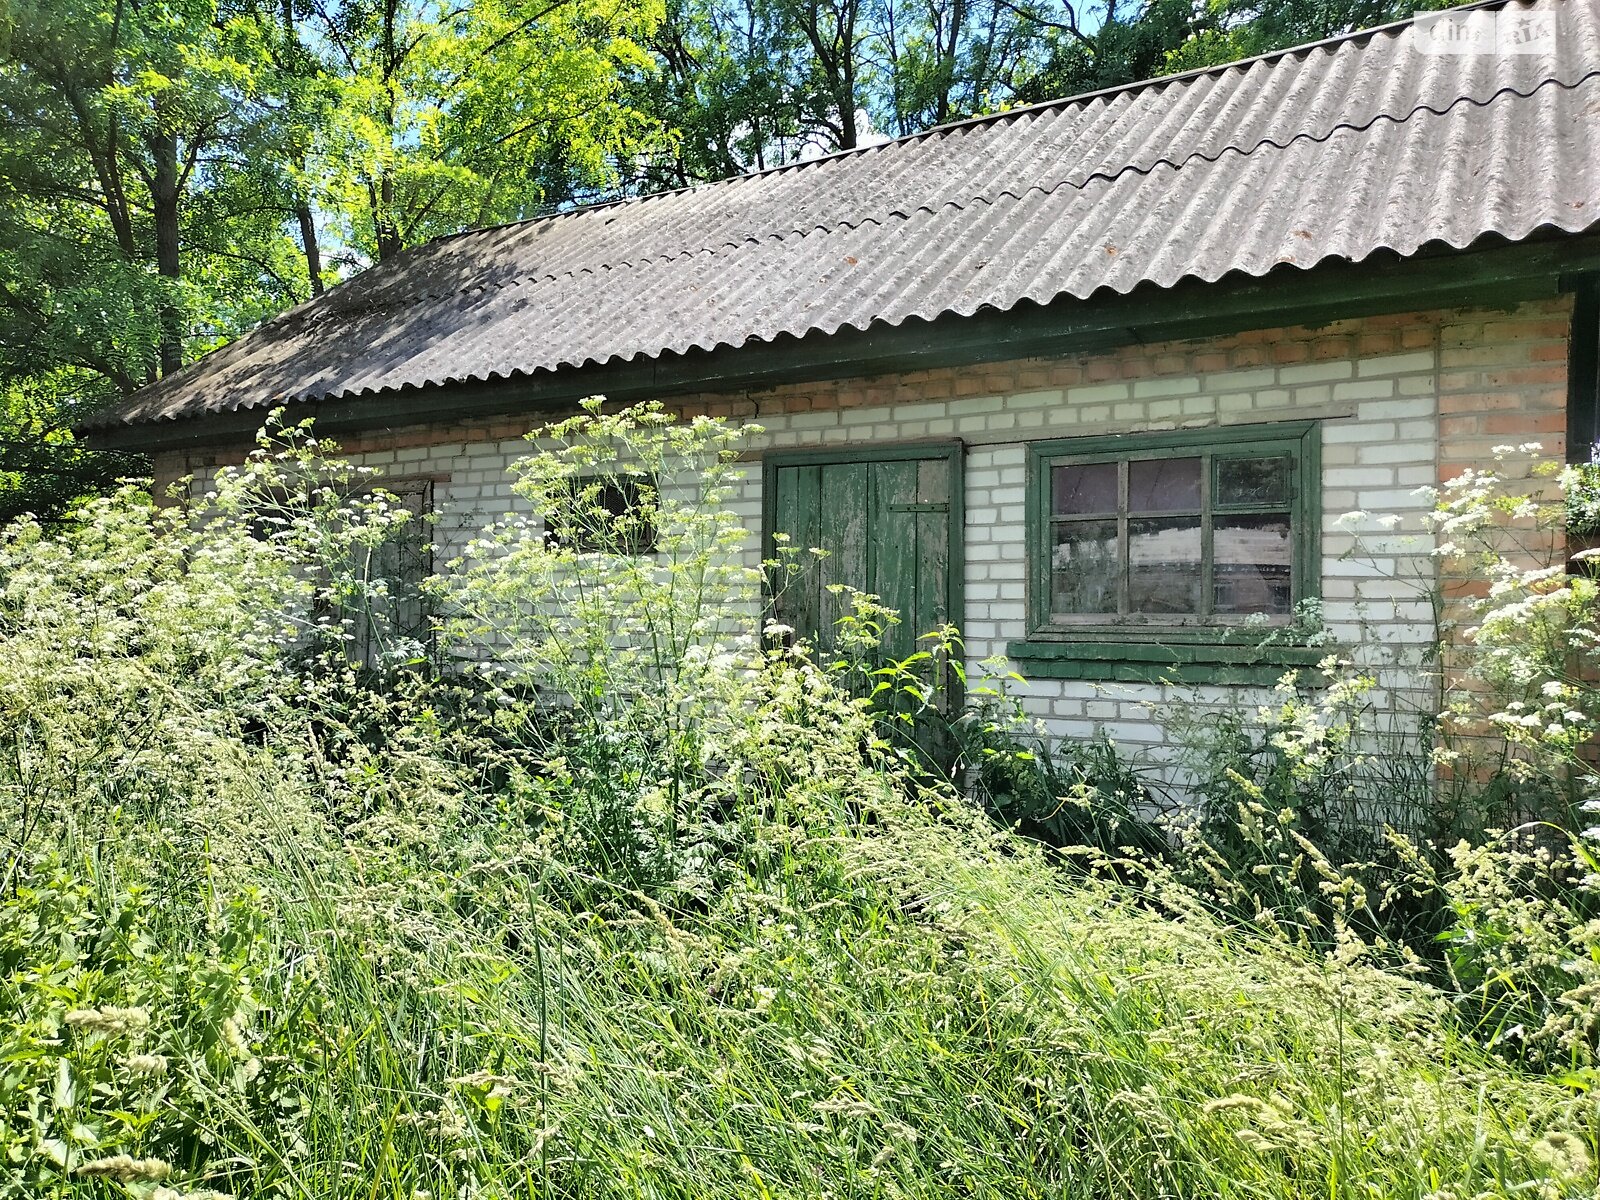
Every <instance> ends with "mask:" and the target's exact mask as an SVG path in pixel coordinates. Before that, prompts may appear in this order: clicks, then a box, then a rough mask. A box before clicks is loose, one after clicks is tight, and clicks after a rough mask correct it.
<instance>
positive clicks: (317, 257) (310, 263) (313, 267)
mask: <svg viewBox="0 0 1600 1200" xmlns="http://www.w3.org/2000/svg"><path fill="white" fill-rule="evenodd" d="M296 169H297V170H299V171H300V172H301V173H304V171H305V160H304V159H301V160H300V162H299V163H297V164H296ZM294 215H295V219H296V220H297V221H299V222H300V246H301V248H302V249H303V250H304V251H305V256H306V275H307V276H308V277H309V278H310V280H311V294H312V295H313V296H320V295H322V247H321V246H319V245H318V244H317V219H316V215H315V214H314V213H313V212H312V211H311V205H310V204H308V203H307V202H306V199H305V197H304V196H300V195H296V196H295V199H294Z"/></svg>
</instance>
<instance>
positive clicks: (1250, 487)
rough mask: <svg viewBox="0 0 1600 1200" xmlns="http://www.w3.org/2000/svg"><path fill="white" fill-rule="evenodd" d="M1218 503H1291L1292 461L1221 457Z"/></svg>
mask: <svg viewBox="0 0 1600 1200" xmlns="http://www.w3.org/2000/svg"><path fill="white" fill-rule="evenodd" d="M1216 502H1217V503H1218V504H1287V503H1289V460H1288V458H1286V457H1280V458H1219V459H1218V460H1217V493H1216Z"/></svg>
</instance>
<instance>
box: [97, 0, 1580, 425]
mask: <svg viewBox="0 0 1600 1200" xmlns="http://www.w3.org/2000/svg"><path fill="white" fill-rule="evenodd" d="M1520 14H1533V15H1535V16H1537V17H1538V18H1539V19H1540V20H1549V21H1552V22H1553V23H1554V37H1553V38H1551V39H1549V44H1548V46H1546V47H1545V48H1543V49H1541V50H1540V52H1538V53H1533V54H1481V55H1437V54H1430V53H1427V52H1426V51H1425V49H1424V44H1423V43H1424V32H1423V30H1422V29H1421V28H1420V27H1419V26H1418V25H1416V24H1414V23H1409V22H1408V23H1403V24H1400V25H1395V26H1389V27H1386V28H1384V29H1380V30H1374V31H1370V32H1368V33H1365V34H1358V35H1352V36H1350V37H1347V38H1343V39H1339V40H1336V41H1333V42H1329V43H1322V44H1319V45H1316V46H1312V47H1304V48H1301V49H1298V50H1292V51H1285V52H1282V53H1279V54H1275V55H1269V56H1266V57H1263V58H1260V59H1254V60H1251V61H1248V62H1243V63H1236V64H1233V65H1230V66H1226V67H1219V68H1216V69H1213V70H1208V71H1203V72H1197V73H1193V74H1190V75H1185V76H1177V77H1174V78H1172V79H1166V80H1159V81H1156V82H1153V83H1146V84H1141V85H1136V86H1133V87H1129V88H1123V89H1119V90H1115V91H1111V92H1105V93H1098V94H1095V95H1090V96H1084V97H1080V98H1078V99H1073V100H1064V101H1060V102H1057V103H1052V104H1048V105H1042V106H1039V107H1036V108H1031V109H1024V110H1019V111H1016V112H1013V113H1008V114H1004V115H1001V116H997V117H991V118H984V119H979V120H975V121H969V122H966V123H963V124H958V125H952V126H946V127H942V128H938V129H934V130H931V131H930V132H928V133H925V134H921V135H918V136H915V137H911V138H906V139H902V140H900V141H896V142H890V143H887V144H884V145H879V146H872V147H867V148H864V149H861V150H857V151H853V152H850V153H846V154H839V155H834V156H832V157H829V158H825V159H819V160H816V161H812V162H806V163H800V164H796V165H793V166H789V167H783V168H778V169H776V170H771V171H766V172H762V173H759V174H754V175H747V176H742V177H740V178H737V179H731V180H727V181H725V182H722V183H716V184H708V185H706V186H703V187H698V188H693V189H690V190H687V191H682V192H674V193H668V194H665V195H659V196H651V197H646V198H642V199H638V200H631V201H626V202H622V203H618V204H612V205H602V206H597V207H593V208H586V209H579V210H576V211H572V212H568V213H562V214H559V215H556V216H551V217H547V218H542V219H538V220H533V221H527V222H523V223H520V224H515V225H508V226H502V227H499V228H494V229H485V230H480V231H475V232H470V233H465V234H462V235H459V236H456V237H451V238H445V239H441V240H439V241H436V242H433V243H430V244H428V245H426V246H422V247H419V248H417V249H416V250H413V251H410V252H408V253H406V254H403V255H401V256H399V257H397V258H396V259H394V260H392V261H390V262H387V263H384V264H382V265H380V266H377V267H374V268H372V269H371V270H368V271H366V272H364V273H363V274H361V275H359V276H357V277H356V278H354V279H352V280H350V281H349V282H347V283H345V284H342V285H340V286H339V287H337V288H334V289H332V290H331V291H329V292H328V293H327V294H326V295H324V296H322V297H320V298H318V299H317V300H314V301H312V302H310V303H308V304H305V305H302V306H300V307H299V308H297V309H294V310H292V311H291V312H288V313H286V314H284V315H283V316H281V317H278V318H276V319H274V320H272V321H270V322H268V323H266V324H265V325H263V326H262V327H261V328H259V329H257V330H255V331H254V332H252V333H249V334H247V335H245V336H244V337H242V338H240V339H239V340H238V341H236V342H234V343H233V344H232V345H230V346H227V347H224V348H223V349H221V350H218V351H216V352H215V353H213V354H211V355H209V356H207V357H206V358H203V359H201V360H200V361H199V362H197V363H195V364H193V365H191V366H190V367H188V368H186V369H185V370H183V371H181V372H178V373H176V374H174V375H172V376H169V377H168V378H167V379H165V380H162V381H161V382H160V383H158V384H155V385H153V386H151V387H149V388H146V389H144V390H143V391H142V392H139V393H137V394H136V395H135V396H134V397H132V398H131V400H130V402H129V403H128V404H127V405H126V406H124V407H123V408H122V409H120V410H119V411H117V412H116V413H114V414H112V416H111V417H110V418H109V420H110V421H111V422H115V421H125V422H137V421H148V420H156V419H161V418H175V417H181V416H193V415H198V414H201V413H204V412H207V411H222V410H231V409H239V408H251V407H257V406H265V405H272V404H277V403H282V402H285V401H294V400H321V399H336V398H349V397H355V396H362V395H370V394H375V393H384V392H391V391H396V390H398V389H402V388H417V387H430V386H437V385H443V384H451V383H466V382H475V381H481V382H487V381H492V380H499V379H506V378H514V377H517V376H519V375H526V374H529V373H532V372H537V371H553V370H560V369H563V368H581V367H583V366H585V365H588V364H597V363H606V362H611V361H615V360H630V359H642V358H652V357H656V356H660V355H666V354H672V353H681V352H685V351H689V350H691V349H695V348H699V349H704V350H710V349H715V348H717V347H722V346H735V347H737V346H747V345H750V344H752V343H762V342H768V341H771V340H772V339H774V338H777V337H779V336H780V335H784V334H788V335H794V336H803V335H805V334H808V333H823V334H827V333H832V332H836V331H838V330H841V329H844V328H846V327H852V328H855V329H866V328H867V327H869V326H873V325H891V326H892V325H898V324H900V323H901V322H904V321H907V320H909V319H912V318H923V319H933V318H935V317H938V316H941V315H944V314H952V313H953V314H963V315H966V314H972V313H975V312H977V311H979V310H980V309H986V308H987V309H997V310H1005V309H1009V308H1012V307H1014V306H1016V305H1018V304H1020V303H1022V302H1023V301H1036V302H1039V303H1046V302H1049V301H1051V300H1054V299H1057V298H1060V297H1068V296H1070V297H1076V298H1079V299H1087V298H1089V297H1091V296H1093V295H1094V294H1095V293H1097V292H1103V291H1108V290H1109V291H1110V292H1115V293H1126V292H1128V291H1131V290H1132V289H1133V288H1135V287H1137V286H1139V285H1140V284H1155V285H1158V286H1161V287H1170V286H1172V285H1173V284H1176V283H1177V282H1179V281H1180V280H1183V279H1187V278H1195V279H1199V280H1205V281H1215V280H1218V279H1220V278H1222V277H1223V276H1225V275H1229V274H1234V273H1239V274H1243V275H1247V276H1261V275H1265V274H1266V273H1267V272H1269V271H1271V270H1273V269H1274V268H1278V267H1283V266H1285V265H1292V266H1295V267H1303V268H1309V267H1312V266H1315V265H1316V264H1318V263H1322V262H1325V261H1328V260H1347V261H1360V260H1362V259H1365V258H1367V257H1368V256H1370V255H1372V254H1374V253H1376V252H1378V251H1392V252H1395V253H1398V254H1401V255H1407V254H1412V253H1414V252H1416V251H1417V250H1419V249H1420V248H1422V247H1424V246H1440V245H1442V246H1447V247H1453V248H1458V249H1459V248H1464V247H1466V246H1468V245H1469V244H1471V243H1472V242H1474V241H1475V240H1477V239H1479V238H1481V237H1483V236H1485V235H1490V234H1495V235H1500V236H1501V237H1504V238H1507V239H1512V240H1516V239H1521V238H1525V237H1527V236H1529V235H1530V234H1532V233H1534V232H1535V231H1539V230H1549V229H1555V230H1559V231H1565V232H1569V233H1578V232H1581V231H1583V230H1585V229H1588V228H1589V227H1590V226H1591V225H1594V224H1595V223H1596V222H1597V221H1600V6H1597V5H1596V3H1595V0H1510V2H1509V3H1506V4H1504V5H1496V6H1489V7H1483V8H1478V9H1473V10H1470V11H1469V12H1467V13H1465V14H1461V16H1462V18H1463V19H1465V20H1468V21H1470V22H1473V23H1478V24H1483V23H1488V22H1493V21H1495V20H1497V19H1509V18H1511V17H1513V16H1515V15H1520Z"/></svg>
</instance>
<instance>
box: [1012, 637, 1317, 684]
mask: <svg viewBox="0 0 1600 1200" xmlns="http://www.w3.org/2000/svg"><path fill="white" fill-rule="evenodd" d="M1327 654H1328V650H1327V648H1325V647H1313V646H1279V645H1267V646H1241V645H1236V644H1234V645H1215V644H1212V645H1207V644H1204V643H1192V644H1188V645H1174V644H1171V643H1136V642H1125V643H1112V642H1039V641H1031V640H1030V641H1016V642H1009V643H1007V645H1006V655H1007V657H1009V658H1010V659H1011V660H1012V661H1013V662H1014V663H1016V664H1017V666H1018V669H1019V672H1020V673H1021V674H1022V675H1023V676H1025V677H1027V678H1032V679H1078V680H1090V681H1101V682H1113V683H1115V682H1120V683H1168V682H1171V683H1210V684H1218V685H1226V686H1252V687H1271V686H1272V685H1274V684H1276V683H1277V682H1278V681H1279V680H1280V679H1281V678H1282V677H1283V675H1284V674H1285V672H1287V671H1292V670H1300V671H1305V670H1307V669H1315V667H1316V665H1317V664H1318V663H1319V662H1321V661H1322V660H1323V658H1325V657H1326V656H1327Z"/></svg>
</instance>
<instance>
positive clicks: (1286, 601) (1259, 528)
mask: <svg viewBox="0 0 1600 1200" xmlns="http://www.w3.org/2000/svg"><path fill="white" fill-rule="evenodd" d="M1211 552H1212V555H1213V557H1214V559H1215V563H1214V566H1213V568H1212V581H1213V583H1214V585H1215V588H1216V611H1217V612H1219V613H1265V614H1267V615H1269V616H1281V615H1284V614H1287V613H1288V612H1289V609H1290V607H1291V604H1292V602H1293V596H1294V589H1293V565H1294V539H1293V538H1292V537H1291V536H1290V529H1289V518H1288V517H1285V516H1275V517H1224V518H1219V519H1218V520H1217V523H1216V526H1215V528H1214V529H1213V531H1212V535H1211Z"/></svg>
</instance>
